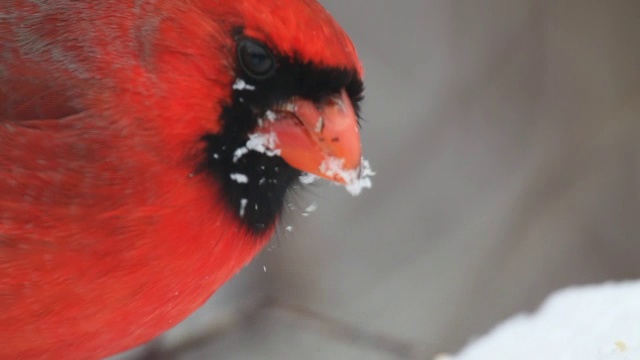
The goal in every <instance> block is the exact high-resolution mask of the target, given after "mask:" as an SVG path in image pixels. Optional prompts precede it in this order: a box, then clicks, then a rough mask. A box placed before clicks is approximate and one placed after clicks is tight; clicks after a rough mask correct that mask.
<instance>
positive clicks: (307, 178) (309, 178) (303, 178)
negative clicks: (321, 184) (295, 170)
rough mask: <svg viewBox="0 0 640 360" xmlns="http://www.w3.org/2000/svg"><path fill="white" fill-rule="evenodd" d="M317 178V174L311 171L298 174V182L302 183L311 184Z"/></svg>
mask: <svg viewBox="0 0 640 360" xmlns="http://www.w3.org/2000/svg"><path fill="white" fill-rule="evenodd" d="M317 179H318V176H316V175H314V174H311V173H302V175H300V182H301V183H303V184H304V185H309V184H313V183H314V182H315V181H316V180H317Z"/></svg>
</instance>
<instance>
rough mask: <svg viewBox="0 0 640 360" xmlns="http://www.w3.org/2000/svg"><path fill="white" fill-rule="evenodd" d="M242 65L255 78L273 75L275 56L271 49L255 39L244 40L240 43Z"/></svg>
mask: <svg viewBox="0 0 640 360" xmlns="http://www.w3.org/2000/svg"><path fill="white" fill-rule="evenodd" d="M239 51H240V65H241V66H242V68H243V69H244V70H245V71H246V72H247V73H248V75H250V76H253V77H255V78H265V77H268V76H269V75H271V72H272V70H273V69H274V64H275V62H274V60H273V56H272V55H271V53H270V52H269V50H268V49H267V48H266V47H265V46H264V45H262V44H259V43H257V42H256V41H255V40H249V39H247V40H244V41H243V42H242V43H240V47H239Z"/></svg>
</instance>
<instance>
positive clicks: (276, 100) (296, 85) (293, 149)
mask: <svg viewBox="0 0 640 360" xmlns="http://www.w3.org/2000/svg"><path fill="white" fill-rule="evenodd" d="M207 7H209V8H207ZM201 10H202V11H203V12H205V13H206V12H210V13H211V14H215V15H213V16H212V17H213V18H214V19H215V23H216V26H215V27H214V33H215V35H214V36H216V37H218V38H219V39H220V40H219V41H218V44H221V45H219V46H218V49H217V51H218V52H220V53H221V54H223V56H221V57H222V58H224V59H225V61H224V64H225V67H226V69H227V72H226V74H225V76H224V78H223V80H220V79H219V78H218V79H217V80H218V81H220V82H221V83H222V84H223V86H224V87H225V88H226V89H227V91H228V96H226V97H223V100H222V102H221V104H220V109H221V110H220V115H219V121H220V126H219V129H218V130H217V131H216V132H212V133H208V134H206V136H204V137H203V138H204V140H205V142H206V144H207V146H206V162H205V168H206V169H207V171H209V172H210V173H211V174H213V175H214V176H216V177H217V178H218V180H219V181H220V182H221V183H222V187H223V193H224V196H225V197H226V199H227V201H228V202H229V204H230V205H231V207H232V209H234V210H235V211H236V212H237V214H238V215H239V216H240V218H241V221H242V222H243V223H244V224H245V225H246V226H247V227H248V228H249V229H251V230H253V231H255V232H261V231H263V230H265V229H269V228H271V225H272V224H273V223H274V222H275V219H276V218H277V216H278V214H279V213H280V212H281V209H282V207H283V205H284V198H285V196H286V194H287V192H288V190H290V189H291V187H292V186H295V185H296V184H297V183H298V179H299V177H300V175H301V174H302V173H303V172H307V173H311V174H315V175H317V176H320V177H323V178H327V179H329V180H332V181H335V182H338V183H343V184H347V183H349V182H351V181H354V179H356V178H357V174H358V171H359V170H358V169H359V167H360V164H361V144H360V134H359V113H358V112H359V103H360V101H361V100H362V92H363V82H362V76H363V70H362V66H361V64H360V61H359V59H358V56H357V54H356V51H355V48H354V46H353V44H352V42H351V40H350V39H349V37H348V36H347V35H346V33H345V32H344V30H343V29H342V28H341V27H340V26H339V25H338V24H337V22H336V21H335V20H334V19H333V18H332V17H331V15H330V14H329V13H328V12H327V11H326V10H325V9H324V8H323V7H322V6H321V5H320V4H318V3H317V2H316V1H311V0H296V1H275V0H269V1H236V2H233V1H227V2H213V1H203V7H202V8H201Z"/></svg>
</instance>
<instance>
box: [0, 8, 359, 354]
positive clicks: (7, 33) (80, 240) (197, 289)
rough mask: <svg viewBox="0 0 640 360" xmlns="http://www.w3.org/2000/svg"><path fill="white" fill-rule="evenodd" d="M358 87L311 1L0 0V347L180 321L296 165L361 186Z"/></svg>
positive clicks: (248, 245)
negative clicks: (357, 176) (358, 180)
mask: <svg viewBox="0 0 640 360" xmlns="http://www.w3.org/2000/svg"><path fill="white" fill-rule="evenodd" d="M362 89H363V87H362V68H361V65H360V62H359V60H358V57H357V55H356V51H355V50H354V47H353V45H352V42H351V41H350V40H349V38H348V37H347V35H346V34H345V32H344V31H343V30H342V29H341V28H340V27H339V25H338V24H337V23H336V22H335V20H334V19H333V18H332V17H331V16H330V15H329V13H328V12H327V11H326V10H325V9H323V8H322V7H321V5H319V4H318V3H317V2H316V1H314V0H99V1H94V0H48V1H35V0H2V1H0V359H96V358H102V357H105V356H109V355H112V354H115V353H118V352H121V351H123V350H126V349H129V348H131V347H134V346H136V345H138V344H141V343H143V342H146V341H148V340H150V339H152V338H153V337H155V336H157V335H159V334H160V333H161V332H163V331H165V330H167V329H169V328H171V327H172V326H174V325H175V324H177V323H178V322H180V321H181V320H183V319H184V318H185V317H187V316H188V315H189V314H190V313H192V312H193V311H194V310H196V309H197V308H198V307H199V306H201V305H202V304H203V303H204V302H205V301H206V300H207V299H208V298H209V297H210V296H211V294H212V293H213V292H214V291H215V290H216V289H217V288H218V287H220V286H221V285H222V284H223V283H224V282H226V281H227V280H228V279H229V278H230V277H231V276H232V275H234V274H235V273H236V272H237V271H238V270H239V269H240V268H241V267H242V266H244V265H245V264H247V262H248V261H250V260H251V259H252V257H253V256H254V255H255V254H256V253H257V252H258V251H259V250H260V249H261V248H262V247H263V245H264V244H265V243H266V242H267V241H268V239H269V238H270V236H271V235H272V233H273V232H274V227H275V224H276V222H277V220H278V218H279V215H280V213H281V210H282V208H283V205H284V199H285V196H286V194H287V192H288V190H289V189H290V188H291V187H292V186H294V185H295V184H297V183H298V182H299V176H300V174H301V172H309V173H312V174H317V175H319V176H322V177H326V178H330V179H332V180H335V181H337V182H342V183H348V182H352V181H353V180H354V178H351V176H350V175H353V174H354V173H357V171H358V170H357V169H358V168H359V166H360V163H361V150H360V149H361V147H360V135H359V130H358V103H359V101H360V100H361V97H362V96H361V95H362ZM332 164H333V165H332Z"/></svg>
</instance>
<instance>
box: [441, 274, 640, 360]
mask: <svg viewBox="0 0 640 360" xmlns="http://www.w3.org/2000/svg"><path fill="white" fill-rule="evenodd" d="M638 304H640V281H631V282H625V283H617V284H614V283H607V284H602V285H596V286H586V287H579V288H570V289H565V290H561V291H559V292H557V293H556V294H554V295H552V296H551V297H550V298H549V299H547V301H546V302H545V303H544V304H543V305H542V307H541V308H540V309H539V310H538V311H537V312H536V313H534V314H532V315H518V316H516V317H514V318H512V319H510V320H507V321H506V322H505V323H503V324H502V325H499V326H498V327H497V328H496V329H494V330H493V331H492V332H491V333H489V335H486V336H485V337H483V338H480V339H478V340H477V341H475V342H473V343H471V344H470V345H468V346H467V347H466V348H465V349H464V350H463V351H462V352H461V353H460V354H458V355H457V356H454V357H452V360H529V359H536V360H537V359H567V360H573V359H580V360H631V359H640V306H638Z"/></svg>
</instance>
